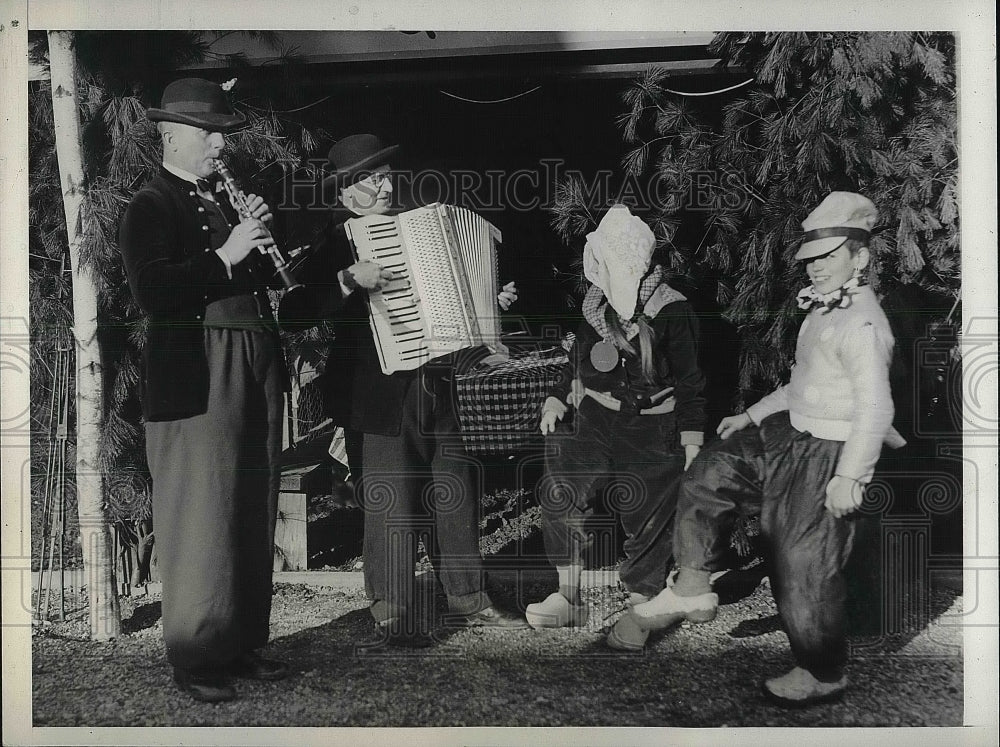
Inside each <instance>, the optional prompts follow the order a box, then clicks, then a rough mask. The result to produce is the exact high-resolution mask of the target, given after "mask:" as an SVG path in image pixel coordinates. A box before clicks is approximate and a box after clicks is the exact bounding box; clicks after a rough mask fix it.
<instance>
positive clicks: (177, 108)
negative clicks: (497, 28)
mask: <svg viewBox="0 0 1000 747" xmlns="http://www.w3.org/2000/svg"><path fill="white" fill-rule="evenodd" d="M146 116H147V117H149V119H150V120H151V121H153V122H180V123H181V124H186V125H191V126H192V127H202V128H204V129H206V130H211V131H212V132H229V131H230V130H234V129H236V128H237V127H239V126H240V125H242V124H243V123H244V122H246V117H244V116H243V115H242V114H237V113H236V112H234V111H233V107H232V106H231V105H230V104H229V99H228V98H227V97H226V92H225V91H223V90H222V86H220V85H219V84H218V83H213V82H212V81H210V80H204V79H203V78H181V79H180V80H175V81H174V82H173V83H171V84H170V85H168V86H167V87H166V88H165V89H164V91H163V100H162V102H161V103H160V108H159V109H157V108H155V107H150V108H149V109H148V110H147V111H146Z"/></svg>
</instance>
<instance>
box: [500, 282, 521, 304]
mask: <svg viewBox="0 0 1000 747" xmlns="http://www.w3.org/2000/svg"><path fill="white" fill-rule="evenodd" d="M516 300H517V286H516V285H514V281H513V280H511V281H510V282H509V283H507V284H506V285H505V286H504V287H503V288H501V289H500V292H499V293H498V294H497V303H499V304H500V308H501V309H503V310H504V311H507V310H508V309H509V308H510V307H511V305H512V304H513V303H514V301H516Z"/></svg>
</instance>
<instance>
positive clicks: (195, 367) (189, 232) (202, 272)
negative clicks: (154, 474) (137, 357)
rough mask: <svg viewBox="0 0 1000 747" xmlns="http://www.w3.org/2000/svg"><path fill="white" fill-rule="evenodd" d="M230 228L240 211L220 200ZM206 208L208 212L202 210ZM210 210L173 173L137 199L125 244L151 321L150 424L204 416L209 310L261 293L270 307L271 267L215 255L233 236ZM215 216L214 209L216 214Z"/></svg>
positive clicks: (145, 408)
mask: <svg viewBox="0 0 1000 747" xmlns="http://www.w3.org/2000/svg"><path fill="white" fill-rule="evenodd" d="M220 205H221V206H222V208H223V212H224V213H226V216H227V218H228V219H229V220H230V222H234V221H235V220H236V216H235V213H234V212H233V211H232V208H231V207H230V206H229V205H228V204H227V203H224V202H223V201H220ZM199 208H201V210H199ZM204 208H205V206H204V204H203V203H202V200H201V198H199V197H198V196H197V194H196V193H195V192H194V191H193V188H192V186H191V184H190V183H188V182H186V181H184V180H183V179H180V178H178V177H176V176H174V175H173V174H171V173H170V172H168V171H167V170H165V169H162V168H161V169H160V171H159V173H158V174H157V175H156V176H155V177H154V178H153V179H152V180H151V181H150V182H149V183H148V184H146V185H145V186H144V187H143V188H142V189H141V190H139V192H138V193H137V194H136V195H135V197H133V198H132V201H131V202H130V203H129V206H128V208H127V209H126V211H125V216H124V218H123V219H122V224H121V228H120V231H119V241H118V245H119V248H120V250H121V253H122V258H123V260H124V262H125V271H126V274H127V275H128V282H129V287H130V288H131V290H132V296H133V297H134V298H135V300H136V303H137V304H138V305H139V307H140V308H141V309H142V310H143V311H145V312H146V313H147V314H148V315H149V325H148V328H147V331H146V344H145V347H144V348H143V353H142V355H143V366H142V374H141V380H140V394H141V397H142V412H143V416H144V417H145V419H146V420H147V421H157V420H178V419H180V418H187V417H191V416H194V415H199V414H201V413H204V412H205V411H206V409H207V405H208V361H207V359H206V358H205V348H204V334H203V329H202V319H203V318H204V315H205V307H206V306H208V304H209V303H211V302H213V301H216V300H218V299H222V298H227V297H229V296H235V295H242V294H246V293H253V294H257V295H258V298H260V299H261V301H262V303H261V308H262V309H263V308H266V306H267V304H266V291H267V285H266V281H267V280H268V279H269V275H268V272H267V270H266V268H264V267H263V266H262V265H260V264H259V261H258V259H257V256H256V255H257V253H256V252H254V253H252V254H251V255H250V256H248V258H247V259H246V260H244V261H243V262H241V263H240V264H239V265H237V266H236V267H234V268H233V278H232V279H230V278H229V275H228V274H227V272H226V265H225V263H224V262H223V261H222V259H221V258H220V257H219V256H218V254H216V253H215V251H214V250H215V249H217V248H218V247H220V246H222V244H223V243H224V242H225V240H226V239H227V238H228V236H229V234H228V231H227V232H225V234H224V235H223V232H220V231H215V230H212V228H211V227H210V226H209V221H208V220H207V217H206V213H205V212H204ZM209 209H214V208H209Z"/></svg>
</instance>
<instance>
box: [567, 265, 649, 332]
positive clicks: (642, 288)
mask: <svg viewBox="0 0 1000 747" xmlns="http://www.w3.org/2000/svg"><path fill="white" fill-rule="evenodd" d="M666 276H667V271H666V270H664V269H663V267H662V265H654V266H653V268H652V269H651V270H650V271H649V274H648V275H646V277H645V278H644V279H643V281H642V282H641V283H640V284H639V293H638V298H637V299H636V305H635V308H636V312H635V313H634V314H633V315H632V318H631V319H626V318H625V317H623V316H622V315H621V314H618V321H619V322H620V323H621V325H622V329H623V330H624V331H625V337H626V339H629V340H631V339H632V338H633V337H635V336H636V335H637V334H639V325H638V323H637V322H638V321H639V317H640V316H642V315H643V312H644V311H645V307H646V303H647V302H648V301H649V299H650V297H651V296H652V295H653V292H654V291H655V290H656V289H657V288H658V287H659V286H660V285H661V284H662V283H663V282H664V279H665V278H666ZM606 305H607V301H606V300H605V298H604V291H603V290H601V289H600V287H599V286H596V285H592V286H590V288H589V289H588V290H587V295H586V296H585V297H584V299H583V318H584V319H586V320H587V323H588V324H589V325H590V326H591V327H593V328H594V329H595V330H596V331H597V334H599V335H600V336H601V339H603V340H610V339H611V335H610V334H609V332H608V322H607V320H606V319H605V318H604V307H605V306H606ZM616 313H617V312H616Z"/></svg>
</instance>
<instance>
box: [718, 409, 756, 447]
mask: <svg viewBox="0 0 1000 747" xmlns="http://www.w3.org/2000/svg"><path fill="white" fill-rule="evenodd" d="M751 423H753V421H752V420H751V419H750V416H749V415H747V414H746V413H745V412H741V413H740V414H739V415H730V416H729V417H728V418H723V419H722V422H720V423H719V427H718V428H716V429H715V432H716V433H718V434H719V436H720V437H721V438H722V440H723V441H725V440H726V439H727V438H729V437H730V436H731V435H733V434H734V433H736V431H741V430H743V429H744V428H746V427H747V426H748V425H750V424H751Z"/></svg>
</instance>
